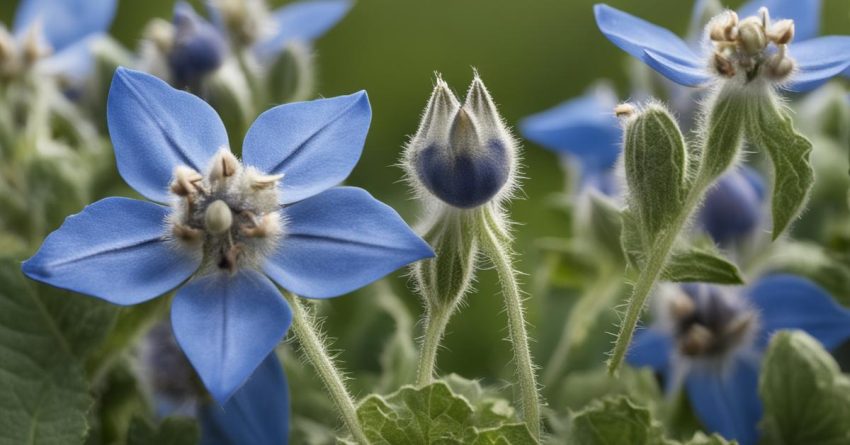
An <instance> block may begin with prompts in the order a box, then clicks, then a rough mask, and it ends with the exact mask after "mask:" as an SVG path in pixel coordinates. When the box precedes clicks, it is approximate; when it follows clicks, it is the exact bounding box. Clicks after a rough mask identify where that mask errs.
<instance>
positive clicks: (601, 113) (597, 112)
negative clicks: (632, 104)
mask: <svg viewBox="0 0 850 445" xmlns="http://www.w3.org/2000/svg"><path fill="white" fill-rule="evenodd" d="M616 105H617V96H616V95H615V94H614V92H613V91H612V90H611V89H610V88H608V87H604V86H600V87H596V88H593V89H591V90H590V91H588V92H587V93H586V94H585V95H584V96H581V97H579V98H576V99H571V100H568V101H566V102H564V103H562V104H560V105H558V106H556V107H554V108H552V109H549V110H546V111H544V112H541V113H538V114H534V115H532V116H529V117H527V118H525V119H523V120H522V121H521V122H520V124H519V130H520V132H521V133H522V135H523V136H524V137H525V138H526V139H528V140H530V141H532V142H535V143H537V144H540V145H542V146H543V147H545V148H548V149H550V150H552V151H554V152H555V153H558V154H559V155H563V156H566V157H567V158H569V159H570V160H575V161H577V163H578V167H579V169H580V178H581V184H582V187H586V186H590V187H593V188H596V189H598V190H600V191H602V192H603V193H605V194H608V195H614V194H616V193H618V190H617V187H616V178H615V174H614V165H615V164H616V162H617V158H618V157H619V156H620V151H621V149H622V147H621V144H620V140H621V138H622V129H621V128H620V124H619V122H618V121H617V118H616V117H615V116H614V107H615V106H616Z"/></svg>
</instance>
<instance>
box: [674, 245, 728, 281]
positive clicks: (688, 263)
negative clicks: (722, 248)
mask: <svg viewBox="0 0 850 445" xmlns="http://www.w3.org/2000/svg"><path fill="white" fill-rule="evenodd" d="M661 279H662V280H666V281H672V282H676V283H682V282H699V283H716V284H743V283H744V279H743V278H741V271H739V270H738V266H736V265H735V264H734V263H732V262H731V261H729V260H727V259H726V258H723V257H722V256H720V254H719V253H717V252H713V251H711V250H708V249H702V248H697V247H688V248H686V249H682V250H674V251H673V253H672V254H671V255H670V258H669V259H668V260H667V264H666V265H665V267H664V272H663V273H662V275H661Z"/></svg>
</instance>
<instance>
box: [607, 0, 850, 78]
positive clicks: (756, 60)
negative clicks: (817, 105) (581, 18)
mask: <svg viewBox="0 0 850 445" xmlns="http://www.w3.org/2000/svg"><path fill="white" fill-rule="evenodd" d="M762 6H764V7H766V8H767V10H768V11H770V13H772V14H773V15H774V16H775V17H777V18H783V19H790V20H793V25H792V26H791V36H796V40H797V42H791V43H789V42H788V39H787V36H786V38H783V37H782V36H781V35H777V34H774V33H782V32H781V31H780V30H778V29H773V28H772V23H778V22H771V20H770V19H769V17H767V16H762V17H760V18H756V17H751V15H752V14H753V13H754V12H756V10H757V9H759V7H762ZM594 11H595V14H596V24H597V25H598V26H599V29H600V30H601V31H602V33H603V34H604V35H605V37H607V38H608V40H610V41H611V42H613V43H614V44H615V45H617V46H618V47H620V48H621V49H622V50H624V51H626V52H627V53H629V54H631V55H632V56H633V57H636V58H638V59H640V60H641V61H643V62H644V63H646V64H647V65H649V66H650V67H652V68H653V69H655V70H656V71H658V72H659V73H661V74H662V75H664V76H665V77H667V78H668V79H670V80H672V81H673V82H676V83H679V84H682V85H685V86H701V85H706V84H708V83H709V82H710V81H711V80H712V79H713V78H716V77H717V76H718V75H722V76H726V77H732V76H734V75H735V74H736V73H739V74H740V73H741V72H743V71H747V76H748V77H749V76H752V75H754V73H756V72H758V71H763V70H768V71H773V75H772V77H775V78H777V79H778V80H780V81H781V82H780V83H783V84H784V86H785V87H786V88H787V89H789V90H791V91H808V90H811V89H814V88H816V87H818V86H820V85H821V84H823V83H824V82H826V81H827V80H829V79H830V78H831V77H833V76H836V75H838V74H841V73H842V72H843V71H845V70H848V69H850V36H826V37H815V35H816V34H817V32H818V24H819V13H820V2H817V1H811V2H809V1H805V2H803V1H799V0H764V1H758V2H751V3H749V4H747V5H746V6H745V7H744V8H742V9H741V11H740V16H741V17H742V18H743V17H748V18H749V19H752V20H750V21H749V23H748V25H750V27H751V28H752V26H751V25H753V24H756V23H761V26H762V31H760V33H762V34H763V37H764V36H766V37H767V40H764V39H763V41H762V42H759V44H760V43H764V45H761V46H759V47H757V48H755V49H757V51H753V50H752V49H753V48H752V47H750V50H748V51H742V50H740V48H739V49H738V50H734V54H732V55H729V54H727V53H726V52H724V51H729V50H730V48H732V47H733V45H730V44H731V43H735V44H739V46H740V45H743V46H747V45H752V44H753V42H754V40H756V39H746V38H745V37H743V36H744V35H745V34H744V33H738V29H739V28H738V23H739V22H738V20H737V16H735V17H734V20H733V18H732V17H731V15H727V17H725V18H724V17H719V19H722V20H720V21H713V23H709V27H708V28H709V29H708V36H710V37H711V39H709V40H712V39H719V40H718V41H717V45H716V47H715V45H712V42H711V41H706V42H704V44H703V46H702V48H696V49H695V48H694V47H692V46H691V45H689V44H688V43H686V42H685V41H684V40H682V39H681V38H679V37H678V36H676V35H675V34H673V33H672V32H670V31H669V30H667V29H664V28H661V27H659V26H656V25H654V24H652V23H649V22H646V21H644V20H641V19H639V18H637V17H634V16H632V15H629V14H627V13H625V12H622V11H619V10H617V9H615V8H612V7H610V6H608V5H605V4H597V5H596V6H595V7H594ZM765 19H767V20H765ZM723 20H726V22H725V23H724V22H723ZM746 21H747V19H743V20H741V22H740V23H741V24H742V25H743V24H744V23H745V22H746ZM786 26H787V23H786ZM715 27H716V28H717V29H714V28H715ZM724 31H725V33H726V36H725V37H724V36H723V34H724ZM785 31H787V28H786V30H785ZM717 34H720V35H717ZM744 40H747V42H744ZM770 42H775V43H776V47H777V48H773V47H771V46H770V45H769V43H770ZM777 56H779V57H777ZM785 56H787V57H785ZM783 59H786V60H791V61H793V64H788V63H784V64H780V62H782V61H783ZM771 60H775V62H776V63H775V64H772V63H770V62H771ZM793 67H796V69H794V70H792V68H793ZM789 75H790V77H788V76H789ZM786 80H787V81H786Z"/></svg>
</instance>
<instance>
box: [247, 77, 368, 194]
mask: <svg viewBox="0 0 850 445" xmlns="http://www.w3.org/2000/svg"><path fill="white" fill-rule="evenodd" d="M371 120H372V108H371V106H370V105H369V97H368V96H367V95H366V92H365V91H360V92H358V93H354V94H351V95H348V96H338V97H334V98H330V99H319V100H314V101H309V102H297V103H292V104H286V105H280V106H277V107H274V108H272V109H271V110H268V111H266V112H265V113H263V114H261V115H260V117H258V118H257V120H256V121H254V124H253V125H251V128H250V129H248V133H247V134H246V135H245V143H244V144H243V152H242V156H243V159H244V161H245V163H246V164H247V165H253V166H254V167H257V168H258V169H259V170H260V171H262V172H264V173H267V174H283V175H285V176H284V178H283V180H282V181H281V185H280V189H281V192H282V193H281V201H282V202H283V203H284V204H290V203H293V202H297V201H300V200H302V199H305V198H309V197H311V196H313V195H316V194H318V193H321V192H323V191H325V190H327V189H329V188H331V187H333V186H335V185H337V184H339V183H340V182H342V181H343V180H345V178H346V177H348V174H349V173H351V170H352V169H353V168H354V166H355V165H356V164H357V161H358V160H359V159H360V154H361V153H362V152H363V143H364V142H365V141H366V133H368V132H369V123H370V122H371Z"/></svg>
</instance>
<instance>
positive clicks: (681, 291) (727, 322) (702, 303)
mask: <svg viewBox="0 0 850 445" xmlns="http://www.w3.org/2000/svg"><path fill="white" fill-rule="evenodd" d="M663 301H664V304H665V308H666V310H667V311H668V314H667V315H669V317H670V319H671V321H672V329H673V334H674V338H675V339H676V346H677V348H678V351H679V353H680V354H681V355H682V356H684V357H690V358H702V359H709V360H710V359H722V358H723V357H727V356H729V355H730V353H732V352H733V351H736V350H737V349H739V348H741V347H744V346H747V345H749V344H751V342H752V340H753V339H754V335H755V332H756V331H757V329H756V328H757V327H758V315H757V313H756V312H755V311H754V310H753V309H752V308H750V307H749V306H748V305H747V304H746V303H745V302H744V301H743V300H742V299H741V298H738V297H737V296H736V295H734V294H733V293H730V292H726V290H725V289H722V288H720V287H717V286H712V285H708V284H702V283H700V284H696V283H695V284H686V285H682V286H680V287H679V288H677V290H676V291H675V292H673V293H671V294H670V295H668V296H667V298H666V299H664V300H663Z"/></svg>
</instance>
